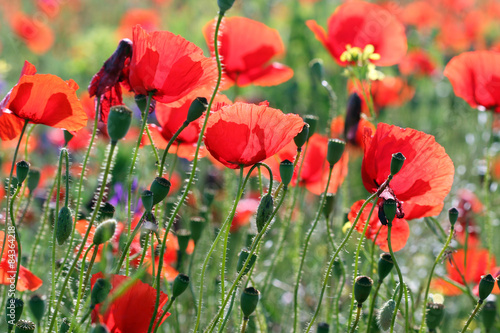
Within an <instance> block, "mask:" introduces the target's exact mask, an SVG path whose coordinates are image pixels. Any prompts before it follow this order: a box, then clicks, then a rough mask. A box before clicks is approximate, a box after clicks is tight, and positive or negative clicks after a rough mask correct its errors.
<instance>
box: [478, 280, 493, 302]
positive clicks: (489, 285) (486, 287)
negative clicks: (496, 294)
mask: <svg viewBox="0 0 500 333" xmlns="http://www.w3.org/2000/svg"><path fill="white" fill-rule="evenodd" d="M493 287H495V279H494V278H493V276H492V275H491V274H487V275H483V276H481V281H479V301H481V302H482V301H484V300H485V299H486V297H488V296H490V294H491V292H492V291H493Z"/></svg>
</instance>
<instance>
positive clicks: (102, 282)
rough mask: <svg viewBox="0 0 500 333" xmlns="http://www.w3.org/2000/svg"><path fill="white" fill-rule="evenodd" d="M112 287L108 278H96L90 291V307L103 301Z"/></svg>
mask: <svg viewBox="0 0 500 333" xmlns="http://www.w3.org/2000/svg"><path fill="white" fill-rule="evenodd" d="M112 287H113V286H112V285H111V282H109V280H106V279H97V280H96V282H95V283H94V287H93V288H92V292H91V293H90V308H91V309H93V308H94V307H95V306H96V305H97V304H101V303H102V302H104V300H105V299H106V297H108V294H109V292H110V291H111V288H112Z"/></svg>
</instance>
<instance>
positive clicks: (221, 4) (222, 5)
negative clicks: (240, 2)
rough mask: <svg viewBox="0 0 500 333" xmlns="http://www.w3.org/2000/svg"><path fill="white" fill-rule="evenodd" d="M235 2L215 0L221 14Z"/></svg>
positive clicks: (232, 0) (231, 0)
mask: <svg viewBox="0 0 500 333" xmlns="http://www.w3.org/2000/svg"><path fill="white" fill-rule="evenodd" d="M234 1H235V0H217V4H218V5H219V9H220V11H221V14H224V13H225V12H227V11H228V10H229V9H230V8H231V7H233V4H234Z"/></svg>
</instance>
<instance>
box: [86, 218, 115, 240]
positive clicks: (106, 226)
mask: <svg viewBox="0 0 500 333" xmlns="http://www.w3.org/2000/svg"><path fill="white" fill-rule="evenodd" d="M115 230H116V220H113V219H110V220H106V221H104V222H102V223H101V224H99V225H98V226H97V228H95V232H94V238H93V239H92V243H94V245H101V244H104V243H106V242H107V241H109V240H110V239H111V238H112V237H113V235H114V234H115Z"/></svg>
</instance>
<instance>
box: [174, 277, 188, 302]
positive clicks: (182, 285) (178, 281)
mask: <svg viewBox="0 0 500 333" xmlns="http://www.w3.org/2000/svg"><path fill="white" fill-rule="evenodd" d="M187 287H189V276H187V275H186V274H182V273H181V274H179V275H177V276H176V277H175V280H174V285H173V287H172V298H177V297H179V296H180V295H182V293H183V292H184V291H186V289H187Z"/></svg>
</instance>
